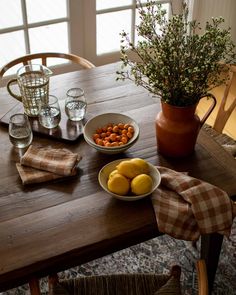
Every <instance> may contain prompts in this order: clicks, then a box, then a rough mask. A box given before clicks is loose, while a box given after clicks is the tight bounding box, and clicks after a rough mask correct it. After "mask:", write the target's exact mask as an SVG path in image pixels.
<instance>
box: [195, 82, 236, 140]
mask: <svg viewBox="0 0 236 295" xmlns="http://www.w3.org/2000/svg"><path fill="white" fill-rule="evenodd" d="M235 88H236V85H235ZM211 92H212V93H213V94H214V95H215V97H216V98H217V105H216V107H215V109H214V110H213V112H212V113H211V115H210V117H209V118H208V119H207V121H206V123H208V124H209V125H211V126H212V125H213V123H214V120H215V117H216V114H217V111H218V109H219V105H220V101H221V99H222V92H223V88H222V87H218V88H217V89H214V90H212V91H211ZM234 93H236V92H235V91H234ZM232 99H233V95H232V94H230V96H229V102H230V101H231V100H232ZM210 104H211V100H210V99H205V98H203V99H201V101H200V103H199V105H198V108H197V113H198V115H199V117H200V118H201V117H202V116H203V115H204V114H205V112H206V111H207V109H208V108H209V106H210ZM226 107H227V105H226ZM223 133H226V134H228V135H229V136H231V137H232V138H234V139H235V140H236V109H235V110H234V111H233V113H232V114H231V116H230V118H229V120H228V122H227V124H226V125H225V128H224V130H223Z"/></svg>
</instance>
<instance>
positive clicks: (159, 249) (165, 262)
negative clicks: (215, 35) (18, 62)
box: [0, 218, 236, 295]
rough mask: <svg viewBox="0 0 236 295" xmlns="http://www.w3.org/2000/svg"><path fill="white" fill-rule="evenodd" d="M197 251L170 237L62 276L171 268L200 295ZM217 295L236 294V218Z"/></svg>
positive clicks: (19, 291)
mask: <svg viewBox="0 0 236 295" xmlns="http://www.w3.org/2000/svg"><path fill="white" fill-rule="evenodd" d="M198 248H199V244H197V248H195V247H193V246H192V243H191V242H185V241H180V240H176V239H173V238H171V237H169V236H167V235H163V236H161V237H158V238H155V239H152V240H149V241H146V242H144V243H141V244H138V245H135V246H132V247H130V248H127V249H125V250H122V251H119V252H116V253H114V254H111V255H108V256H105V257H102V258H100V259H96V260H94V261H91V262H89V263H86V264H84V265H80V266H77V267H74V268H71V269H69V270H66V271H63V272H60V273H59V277H60V278H61V279H65V278H74V277H78V276H89V275H99V274H111V273H134V272H136V273H141V272H144V273H149V272H156V273H168V271H169V269H170V266H172V265H174V264H178V265H180V266H181V268H182V274H181V283H182V289H183V294H186V295H193V294H197V279H196V271H195V261H196V259H198V258H199V250H198ZM40 287H41V291H42V294H43V295H47V294H48V289H47V279H46V278H43V279H41V280H40ZM0 294H1V295H13V294H16V295H23V294H24V295H28V294H30V292H29V288H28V285H23V286H20V287H18V288H15V289H11V290H8V291H6V292H3V293H0ZM213 294H214V295H224V294H229V295H235V294H236V218H235V220H234V224H233V227H232V232H231V235H230V238H229V239H227V238H224V241H223V246H222V251H221V256H220V260H219V265H218V270H217V273H216V278H215V284H214V290H213Z"/></svg>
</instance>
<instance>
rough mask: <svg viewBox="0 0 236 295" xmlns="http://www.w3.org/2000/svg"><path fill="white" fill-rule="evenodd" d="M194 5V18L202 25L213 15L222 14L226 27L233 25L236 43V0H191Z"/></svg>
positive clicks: (232, 30) (233, 36)
mask: <svg viewBox="0 0 236 295" xmlns="http://www.w3.org/2000/svg"><path fill="white" fill-rule="evenodd" d="M190 3H191V4H192V7H193V19H197V20H198V21H199V22H200V23H201V24H202V27H203V26H204V24H205V23H206V21H207V20H209V19H210V18H211V17H213V16H214V17H217V16H222V17H223V18H224V19H225V27H226V28H228V27H231V36H232V39H233V41H234V43H235V44H236V0H190Z"/></svg>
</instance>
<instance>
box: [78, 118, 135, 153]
mask: <svg viewBox="0 0 236 295" xmlns="http://www.w3.org/2000/svg"><path fill="white" fill-rule="evenodd" d="M138 137H139V126H138V124H137V122H136V121H135V120H134V119H132V118H131V117H129V116H127V115H124V114H118V113H104V114H101V115H98V116H95V117H93V118H92V119H90V120H89V121H88V122H87V123H86V124H85V126H84V139H85V141H86V142H87V143H88V144H89V145H90V146H92V147H93V148H95V149H96V150H97V151H99V152H101V153H105V154H118V153H121V152H124V151H126V150H127V149H129V148H130V147H131V146H133V144H134V143H135V142H136V141H137V140H138Z"/></svg>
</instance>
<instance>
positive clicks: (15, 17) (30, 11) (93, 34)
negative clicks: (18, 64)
mask: <svg viewBox="0 0 236 295" xmlns="http://www.w3.org/2000/svg"><path fill="white" fill-rule="evenodd" d="M145 2H146V0H142V3H144V4H145ZM159 2H161V3H164V4H163V5H165V6H166V8H167V9H168V10H169V11H170V3H171V2H175V3H176V2H177V3H179V2H181V0H166V1H164V0H159ZM0 14H1V15H4V16H5V17H0V44H1V46H0V67H1V66H3V65H4V64H5V63H7V62H9V61H10V60H12V59H15V58H17V57H19V56H22V55H25V54H29V53H36V52H45V51H56V52H72V53H74V54H78V55H81V56H83V57H85V58H87V59H88V60H90V61H91V62H93V63H94V64H95V65H100V64H105V63H108V62H113V61H117V60H119V48H120V35H119V33H120V32H121V31H122V30H123V29H124V30H125V31H126V32H129V33H130V36H131V38H132V40H133V41H134V40H135V38H137V35H136V34H135V24H137V23H138V14H137V9H136V1H135V0H0ZM53 61H54V64H55V63H56V64H58V63H59V64H61V63H62V61H58V60H57V61H56V62H55V59H52V63H51V64H50V65H53ZM62 67H68V65H65V64H63V65H62Z"/></svg>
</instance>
